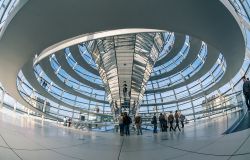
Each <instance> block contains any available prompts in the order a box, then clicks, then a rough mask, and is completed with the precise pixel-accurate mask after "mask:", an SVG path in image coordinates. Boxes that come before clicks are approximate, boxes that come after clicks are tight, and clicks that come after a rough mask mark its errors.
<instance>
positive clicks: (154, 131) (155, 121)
mask: <svg viewBox="0 0 250 160" xmlns="http://www.w3.org/2000/svg"><path fill="white" fill-rule="evenodd" d="M151 123H152V124H153V125H154V130H153V133H157V118H156V115H155V114H154V116H153V118H152V121H151Z"/></svg>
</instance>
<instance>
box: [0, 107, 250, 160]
mask: <svg viewBox="0 0 250 160" xmlns="http://www.w3.org/2000/svg"><path fill="white" fill-rule="evenodd" d="M232 119H233V117H232V116H229V117H227V116H224V117H222V118H216V119H212V120H207V121H203V122H199V123H196V124H190V125H188V126H186V128H185V129H184V130H182V131H181V132H179V131H178V132H172V133H169V132H167V133H158V134H153V133H151V132H149V131H147V132H146V131H145V132H144V134H143V135H142V136H137V135H135V134H132V135H131V136H129V137H126V136H125V137H120V136H119V135H118V134H117V133H103V132H87V131H85V132H83V131H79V130H74V129H68V128H65V127H61V126H57V124H56V123H53V122H48V121H41V120H39V119H34V118H31V117H27V116H20V115H19V114H17V113H13V112H12V111H11V112H9V111H7V110H6V109H1V111H0V160H100V159H101V160H156V159H157V160H182V159H183V160H196V159H197V160H210V159H213V160H229V159H230V160H249V159H250V138H249V137H250V129H247V130H244V131H240V132H236V133H232V134H228V135H223V134H222V133H223V132H224V131H225V130H226V129H227V128H228V124H229V123H230V121H232Z"/></svg>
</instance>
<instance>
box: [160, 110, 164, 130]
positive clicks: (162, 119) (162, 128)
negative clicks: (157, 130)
mask: <svg viewBox="0 0 250 160" xmlns="http://www.w3.org/2000/svg"><path fill="white" fill-rule="evenodd" d="M159 122H160V127H161V132H163V131H164V115H163V114H162V113H160V116H159Z"/></svg>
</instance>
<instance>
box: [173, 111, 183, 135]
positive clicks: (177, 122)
mask: <svg viewBox="0 0 250 160" xmlns="http://www.w3.org/2000/svg"><path fill="white" fill-rule="evenodd" d="M174 118H175V129H174V130H176V128H178V129H179V131H181V129H180V126H179V118H180V115H179V113H178V111H177V110H176V111H175V114H174Z"/></svg>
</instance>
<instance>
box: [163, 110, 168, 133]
mask: <svg viewBox="0 0 250 160" xmlns="http://www.w3.org/2000/svg"><path fill="white" fill-rule="evenodd" d="M163 126H164V132H167V131H168V115H167V114H166V113H164V121H163Z"/></svg>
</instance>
